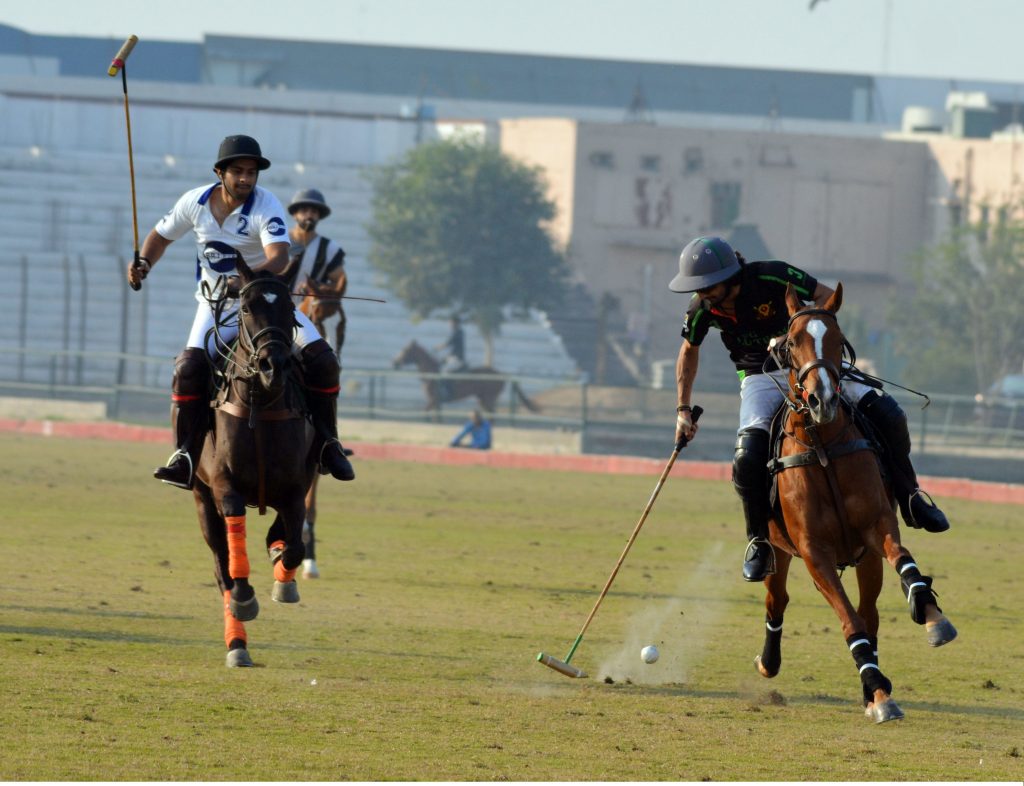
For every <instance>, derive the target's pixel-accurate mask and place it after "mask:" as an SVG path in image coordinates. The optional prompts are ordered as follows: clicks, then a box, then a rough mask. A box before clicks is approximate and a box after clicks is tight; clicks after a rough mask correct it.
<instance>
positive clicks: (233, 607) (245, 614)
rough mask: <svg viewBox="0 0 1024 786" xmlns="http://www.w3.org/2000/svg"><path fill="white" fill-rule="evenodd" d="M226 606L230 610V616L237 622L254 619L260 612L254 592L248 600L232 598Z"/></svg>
mask: <svg viewBox="0 0 1024 786" xmlns="http://www.w3.org/2000/svg"><path fill="white" fill-rule="evenodd" d="M228 608H229V609H230V611H231V616H232V617H234V618H235V619H236V620H238V621H239V622H249V620H254V619H256V615H257V614H259V613H260V603H259V601H258V600H256V595H255V593H254V594H253V596H252V597H251V598H249V600H244V601H238V600H235V599H234V598H232V599H231V603H230V604H229V605H228Z"/></svg>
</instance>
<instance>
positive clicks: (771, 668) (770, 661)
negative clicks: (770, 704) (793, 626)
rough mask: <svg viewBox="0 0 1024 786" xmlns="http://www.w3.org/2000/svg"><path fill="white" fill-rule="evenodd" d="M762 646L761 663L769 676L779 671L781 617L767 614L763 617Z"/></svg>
mask: <svg viewBox="0 0 1024 786" xmlns="http://www.w3.org/2000/svg"><path fill="white" fill-rule="evenodd" d="M764 620H765V631H764V647H763V648H762V650H761V665H762V666H764V670H765V671H767V672H768V674H770V675H771V676H773V677H774V676H775V675H776V674H778V673H779V669H780V668H782V617H779V618H778V619H777V620H773V619H772V618H771V617H769V616H768V615H767V614H766V615H765V617H764Z"/></svg>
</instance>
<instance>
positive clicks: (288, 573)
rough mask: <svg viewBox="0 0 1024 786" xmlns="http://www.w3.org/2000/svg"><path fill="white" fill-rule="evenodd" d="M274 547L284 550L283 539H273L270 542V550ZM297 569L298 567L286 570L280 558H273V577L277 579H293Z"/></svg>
mask: <svg viewBox="0 0 1024 786" xmlns="http://www.w3.org/2000/svg"><path fill="white" fill-rule="evenodd" d="M275 549H280V550H281V551H284V541H283V540H275V541H274V542H273V543H271V544H270V550H271V551H274V550H275ZM298 570H299V569H298V568H292V569H291V570H286V569H285V567H284V562H283V561H282V560H281V559H280V558H278V559H276V560H274V578H275V579H277V580H278V581H293V580H294V579H295V574H296V573H297V572H298Z"/></svg>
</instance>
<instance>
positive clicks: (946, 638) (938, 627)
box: [925, 617, 956, 647]
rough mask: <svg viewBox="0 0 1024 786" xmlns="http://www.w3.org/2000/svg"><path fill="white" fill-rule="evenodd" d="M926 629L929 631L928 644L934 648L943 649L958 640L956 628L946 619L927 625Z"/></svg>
mask: <svg viewBox="0 0 1024 786" xmlns="http://www.w3.org/2000/svg"><path fill="white" fill-rule="evenodd" d="M925 629H926V630H927V631H928V643H929V644H930V645H931V646H932V647H941V646H942V645H943V644H949V642H951V641H952V640H953V639H955V638H956V628H954V627H953V623H952V622H950V621H949V620H948V619H946V618H945V617H943V618H942V619H941V620H939V621H938V622H927V623H925Z"/></svg>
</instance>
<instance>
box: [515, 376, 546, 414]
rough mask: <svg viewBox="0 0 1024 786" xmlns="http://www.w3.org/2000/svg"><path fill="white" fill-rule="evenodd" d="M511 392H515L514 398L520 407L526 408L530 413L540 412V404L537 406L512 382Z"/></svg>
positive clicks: (517, 384) (516, 383)
mask: <svg viewBox="0 0 1024 786" xmlns="http://www.w3.org/2000/svg"><path fill="white" fill-rule="evenodd" d="M512 390H514V391H515V394H516V397H517V398H518V399H519V401H520V402H521V403H522V405H523V406H524V407H526V408H527V409H528V410H530V412H533V413H537V412H540V404H538V403H537V402H536V401H534V400H533V399H531V398H530V397H529V396H527V395H526V394H525V393H523V389H522V388H521V387H519V383H518V382H516V381H514V380H513V382H512Z"/></svg>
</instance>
